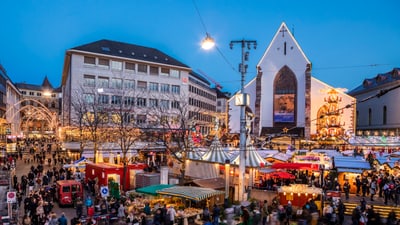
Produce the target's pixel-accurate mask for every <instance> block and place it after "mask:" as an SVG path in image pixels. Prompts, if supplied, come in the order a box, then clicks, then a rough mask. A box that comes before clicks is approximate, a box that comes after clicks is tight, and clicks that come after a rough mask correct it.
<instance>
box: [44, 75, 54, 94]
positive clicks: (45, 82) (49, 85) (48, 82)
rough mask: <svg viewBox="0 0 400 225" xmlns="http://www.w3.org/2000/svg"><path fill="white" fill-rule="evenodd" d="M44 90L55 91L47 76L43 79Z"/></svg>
mask: <svg viewBox="0 0 400 225" xmlns="http://www.w3.org/2000/svg"><path fill="white" fill-rule="evenodd" d="M42 88H43V89H46V90H53V89H54V88H53V85H51V83H50V81H49V79H48V78H47V75H46V76H45V77H44V79H43V83H42Z"/></svg>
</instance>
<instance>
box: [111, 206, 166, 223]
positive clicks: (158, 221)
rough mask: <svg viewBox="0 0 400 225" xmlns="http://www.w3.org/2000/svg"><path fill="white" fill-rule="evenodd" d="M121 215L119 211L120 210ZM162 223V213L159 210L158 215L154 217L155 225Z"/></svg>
mask: <svg viewBox="0 0 400 225" xmlns="http://www.w3.org/2000/svg"><path fill="white" fill-rule="evenodd" d="M118 213H119V210H118ZM161 223H162V213H161V209H157V210H156V213H155V214H154V217H153V225H161Z"/></svg>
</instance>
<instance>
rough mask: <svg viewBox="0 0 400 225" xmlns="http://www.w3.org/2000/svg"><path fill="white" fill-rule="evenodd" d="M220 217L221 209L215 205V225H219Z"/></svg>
mask: <svg viewBox="0 0 400 225" xmlns="http://www.w3.org/2000/svg"><path fill="white" fill-rule="evenodd" d="M220 215H221V209H220V208H219V207H218V205H216V204H214V209H213V224H214V225H218V224H219V217H220Z"/></svg>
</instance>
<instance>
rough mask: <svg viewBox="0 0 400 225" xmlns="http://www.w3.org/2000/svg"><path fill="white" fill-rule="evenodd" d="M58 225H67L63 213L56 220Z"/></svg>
mask: <svg viewBox="0 0 400 225" xmlns="http://www.w3.org/2000/svg"><path fill="white" fill-rule="evenodd" d="M58 224H59V225H68V220H67V218H65V213H62V214H61V217H60V218H58Z"/></svg>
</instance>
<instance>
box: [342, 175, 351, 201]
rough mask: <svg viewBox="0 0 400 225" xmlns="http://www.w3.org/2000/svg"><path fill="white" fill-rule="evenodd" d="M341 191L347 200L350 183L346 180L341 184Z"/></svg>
mask: <svg viewBox="0 0 400 225" xmlns="http://www.w3.org/2000/svg"><path fill="white" fill-rule="evenodd" d="M343 191H344V195H345V197H346V200H349V194H350V183H349V181H348V180H346V181H345V182H344V184H343Z"/></svg>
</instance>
